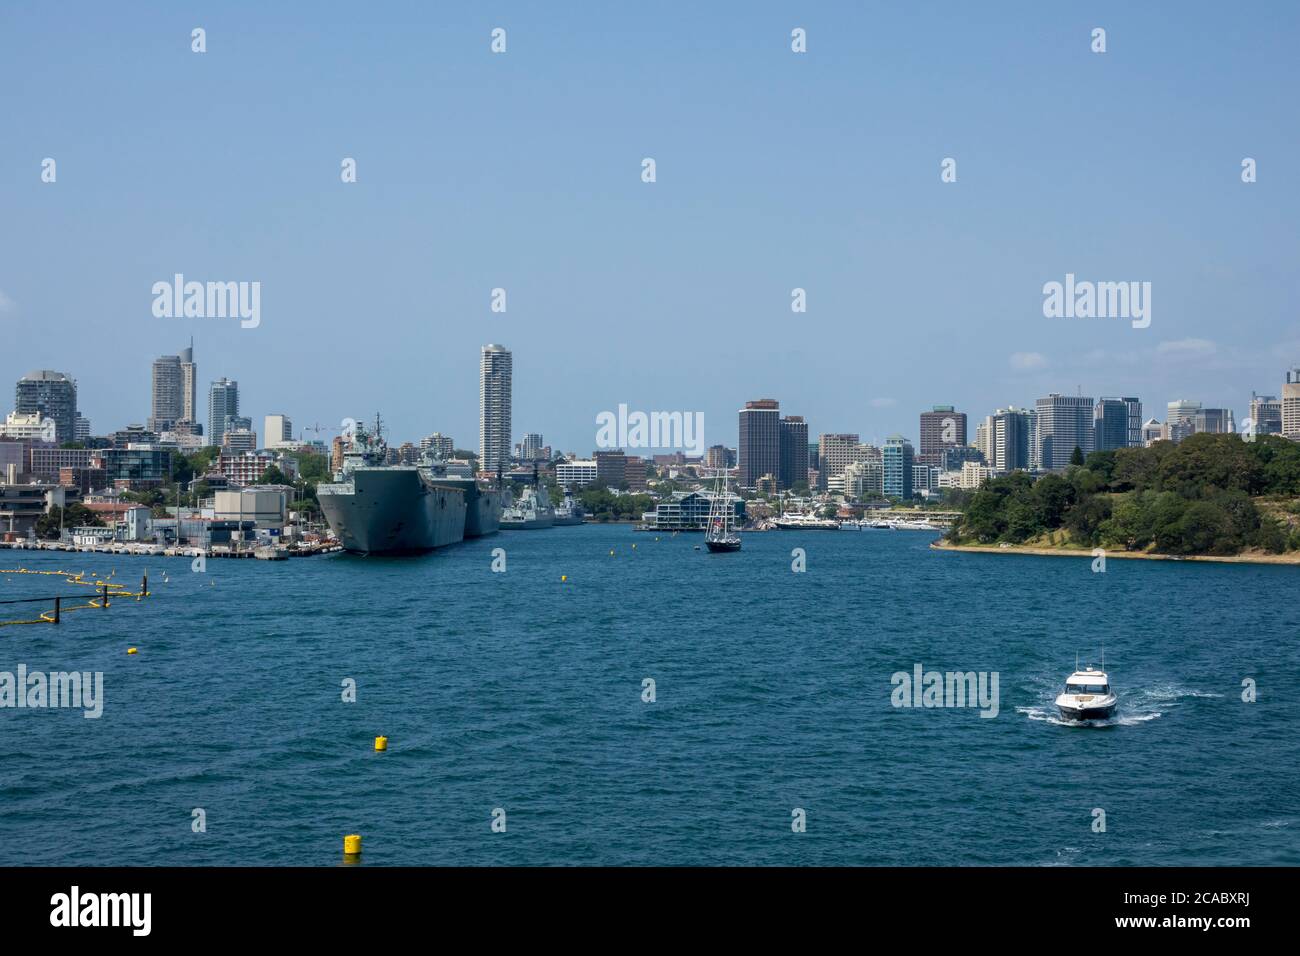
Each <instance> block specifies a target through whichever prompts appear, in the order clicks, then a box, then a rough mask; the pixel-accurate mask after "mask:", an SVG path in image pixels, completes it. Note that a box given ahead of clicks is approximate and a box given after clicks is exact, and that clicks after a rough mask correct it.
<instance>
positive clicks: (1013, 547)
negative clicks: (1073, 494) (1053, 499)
mask: <svg viewBox="0 0 1300 956" xmlns="http://www.w3.org/2000/svg"><path fill="white" fill-rule="evenodd" d="M930 547H931V548H933V549H934V550H936V551H965V552H969V553H972V554H976V553H978V554H1029V555H1034V556H1036V557H1044V558H1086V559H1091V558H1092V557H1093V554H1092V552H1091V551H1085V550H1083V549H1082V548H1035V547H1029V546H1026V545H1023V544H1010V545H1007V546H1005V547H1003V546H1002V545H997V544H951V543H950V542H948V541H945V540H943V539H942V538H940V539H939V540H938V541H932V542H931V543H930ZM1106 558H1107V560H1110V559H1111V558H1123V559H1132V560H1137V561H1204V562H1211V563H1216V564H1291V565H1300V552H1295V551H1293V552H1290V553H1287V554H1246V555H1242V554H1231V555H1212V554H1188V555H1182V554H1148V553H1146V552H1140V551H1107V552H1106Z"/></svg>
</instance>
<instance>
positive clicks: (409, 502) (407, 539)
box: [316, 420, 503, 554]
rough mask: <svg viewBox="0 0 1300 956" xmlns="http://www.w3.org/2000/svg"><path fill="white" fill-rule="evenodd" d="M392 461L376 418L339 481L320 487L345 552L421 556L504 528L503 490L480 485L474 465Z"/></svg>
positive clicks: (349, 452) (358, 435) (355, 440)
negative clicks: (471, 469)
mask: <svg viewBox="0 0 1300 956" xmlns="http://www.w3.org/2000/svg"><path fill="white" fill-rule="evenodd" d="M387 458H388V446H387V444H386V443H385V442H384V440H383V436H382V434H381V432H380V428H379V423H378V420H376V423H375V429H374V430H373V431H367V430H366V429H365V428H363V427H361V426H358V427H357V429H356V431H355V432H354V434H353V435H352V438H351V441H350V442H349V444H348V447H347V448H346V449H345V451H344V456H343V467H342V468H341V469H340V470H339V471H338V472H337V473H336V474H335V475H334V481H333V482H332V483H330V484H322V485H319V486H317V488H316V497H317V499H318V500H319V501H320V507H321V511H322V512H324V514H325V520H326V521H328V522H329V526H330V528H331V530H333V532H334V534H335V536H336V537H337V538H338V539H339V543H340V544H341V545H342V546H343V547H344V548H345V549H346V550H348V551H353V552H357V553H359V554H419V553H421V552H425V551H432V550H433V549H434V548H441V547H445V546H446V545H449V544H456V543H457V542H459V541H462V540H464V539H465V538H466V537H476V536H478V535H483V534H491V533H492V532H494V531H496V530H497V528H498V527H499V524H500V519H501V502H502V497H503V496H502V492H500V491H497V490H495V489H487V488H482V487H480V485H479V484H478V482H477V481H476V480H475V478H474V476H473V474H472V473H467V472H468V469H464V472H462V471H459V470H457V469H456V466H454V465H449V464H447V463H441V462H437V461H435V460H433V459H432V458H427V457H426V458H425V459H423V460H421V462H420V464H418V465H389V464H387ZM449 472H450V473H449Z"/></svg>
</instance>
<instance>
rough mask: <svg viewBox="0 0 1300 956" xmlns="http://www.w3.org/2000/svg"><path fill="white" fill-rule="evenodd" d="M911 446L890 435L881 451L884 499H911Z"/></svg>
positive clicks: (904, 440) (912, 454) (898, 436)
mask: <svg viewBox="0 0 1300 956" xmlns="http://www.w3.org/2000/svg"><path fill="white" fill-rule="evenodd" d="M913 457H914V452H913V449H912V445H911V443H910V442H908V441H907V439H905V438H904V437H903V436H902V435H890V436H889V437H888V438H887V439H885V447H884V448H883V449H881V464H882V467H883V470H884V488H885V497H887V498H902V499H908V498H911V497H912V459H913Z"/></svg>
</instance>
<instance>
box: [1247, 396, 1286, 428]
mask: <svg viewBox="0 0 1300 956" xmlns="http://www.w3.org/2000/svg"><path fill="white" fill-rule="evenodd" d="M1250 420H1251V422H1252V423H1253V425H1254V429H1255V434H1256V435H1280V434H1282V400H1281V399H1280V398H1278V397H1277V396H1276V395H1256V394H1255V393H1254V392H1251V393H1250Z"/></svg>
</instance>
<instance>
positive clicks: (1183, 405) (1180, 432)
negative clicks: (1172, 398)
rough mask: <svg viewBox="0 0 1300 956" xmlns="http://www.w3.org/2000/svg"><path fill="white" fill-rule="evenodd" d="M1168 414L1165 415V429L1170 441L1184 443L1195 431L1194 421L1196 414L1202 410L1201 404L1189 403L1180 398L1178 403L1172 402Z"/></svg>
mask: <svg viewBox="0 0 1300 956" xmlns="http://www.w3.org/2000/svg"><path fill="white" fill-rule="evenodd" d="M1167 408H1168V413H1167V414H1166V415H1165V429H1166V431H1167V432H1168V437H1169V440H1170V441H1175V442H1177V441H1182V440H1183V439H1184V438H1186V437H1187V436H1188V435H1190V434H1192V433H1193V431H1194V419H1195V418H1196V413H1197V412H1199V411H1200V410H1201V403H1200V402H1192V401H1188V400H1187V399H1185V398H1180V399H1179V400H1178V401H1176V402H1170V403H1169V405H1168V406H1167Z"/></svg>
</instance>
